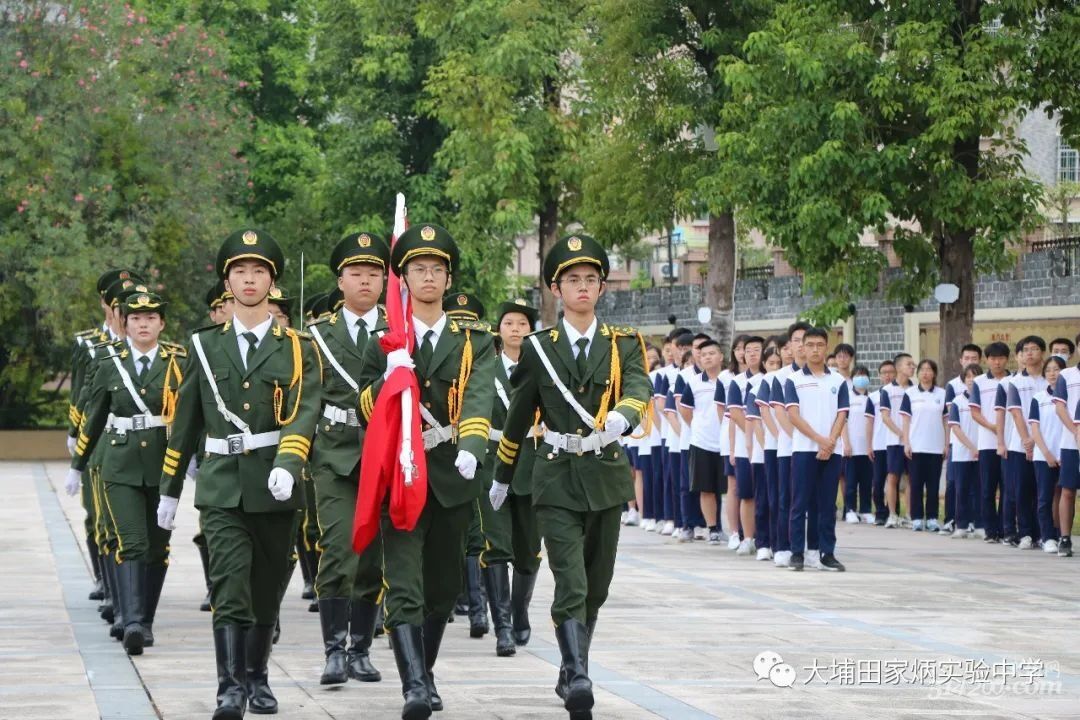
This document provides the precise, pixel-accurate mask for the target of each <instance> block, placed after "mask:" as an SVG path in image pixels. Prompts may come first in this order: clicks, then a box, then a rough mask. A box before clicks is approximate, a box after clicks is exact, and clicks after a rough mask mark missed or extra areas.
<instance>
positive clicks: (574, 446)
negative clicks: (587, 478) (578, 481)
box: [566, 435, 582, 456]
mask: <svg viewBox="0 0 1080 720" xmlns="http://www.w3.org/2000/svg"><path fill="white" fill-rule="evenodd" d="M581 440H582V438H581V436H580V435H567V436H566V452H571V453H575V454H577V455H578V456H581V455H582V452H581Z"/></svg>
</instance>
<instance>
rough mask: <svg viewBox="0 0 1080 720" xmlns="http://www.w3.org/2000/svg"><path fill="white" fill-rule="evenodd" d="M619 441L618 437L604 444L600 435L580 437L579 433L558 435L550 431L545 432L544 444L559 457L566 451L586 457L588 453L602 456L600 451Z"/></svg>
mask: <svg viewBox="0 0 1080 720" xmlns="http://www.w3.org/2000/svg"><path fill="white" fill-rule="evenodd" d="M616 440H618V438H617V437H613V438H611V439H609V440H608V441H607V442H604V441H603V440H602V439H601V437H600V433H596V432H594V433H590V434H588V435H584V436H582V435H578V434H577V433H573V434H571V433H566V434H563V433H557V432H552V431H550V430H545V431H544V442H546V443H547V444H548V445H550V446H551V447H552V449H553V450H554V451H555V454H556V455H558V454H559V452H560V451H566V452H568V453H574V454H575V455H584V454H585V453H587V452H592V453H596V454H597V455H599V454H600V451H601V450H602V449H604V447H605V446H606V445H610V444H611V443H613V442H615V441H616Z"/></svg>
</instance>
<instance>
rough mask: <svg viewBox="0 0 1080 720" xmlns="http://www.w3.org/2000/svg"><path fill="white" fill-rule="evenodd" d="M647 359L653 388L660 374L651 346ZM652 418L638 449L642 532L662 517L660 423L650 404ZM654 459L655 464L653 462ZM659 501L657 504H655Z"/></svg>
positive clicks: (657, 353)
mask: <svg viewBox="0 0 1080 720" xmlns="http://www.w3.org/2000/svg"><path fill="white" fill-rule="evenodd" d="M647 352H648V357H649V367H650V370H649V382H651V383H652V385H653V388H655V387H656V378H657V376H658V375H659V374H660V367H661V364H660V363H661V362H662V361H661V359H660V353H659V351H658V350H657V349H656V348H655V347H654V346H652V345H649V346H648V350H647ZM648 412H650V413H651V414H652V416H653V422H652V423H650V425H651V427H650V430H649V435H648V436H646V437H644V438H642V439H641V442H640V444H639V447H638V465H640V466H641V485H642V487H641V526H642V528H643V529H644V530H647V531H649V532H655V531H656V521H657V519H661V516H662V515H663V511H662V508H663V498H662V497H661V495H660V491H659V489H658V488H657V482H658V479H659V476H660V472H659V471H660V469H661V468H660V466H661V461H660V455H659V453H660V443H661V436H660V428H659V425H660V423H659V422H657V420H659V419H660V418H659V417H658V416H657V415H656V413H655V410H654V409H653V407H652V404H651V403H650V406H649V408H648ZM654 458H655V460H656V462H655V463H654V462H653V459H654ZM657 501H659V504H657Z"/></svg>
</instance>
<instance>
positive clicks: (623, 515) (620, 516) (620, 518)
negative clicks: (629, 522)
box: [619, 510, 628, 525]
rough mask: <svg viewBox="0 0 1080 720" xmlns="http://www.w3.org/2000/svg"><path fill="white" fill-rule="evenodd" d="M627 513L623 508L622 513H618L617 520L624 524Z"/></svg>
mask: <svg viewBox="0 0 1080 720" xmlns="http://www.w3.org/2000/svg"><path fill="white" fill-rule="evenodd" d="M627 514H628V513H627V512H626V511H625V510H623V511H622V515H619V522H620V523H622V524H623V525H625V524H626V516H627Z"/></svg>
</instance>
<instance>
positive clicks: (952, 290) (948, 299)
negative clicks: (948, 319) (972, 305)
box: [934, 283, 960, 305]
mask: <svg viewBox="0 0 1080 720" xmlns="http://www.w3.org/2000/svg"><path fill="white" fill-rule="evenodd" d="M959 298H960V288H958V287H957V286H956V285H953V284H952V283H942V284H941V285H938V286H937V287H935V288H934V299H935V300H937V301H938V302H939V303H941V304H942V305H952V304H953V303H954V302H956V301H957V300H958V299H959Z"/></svg>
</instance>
